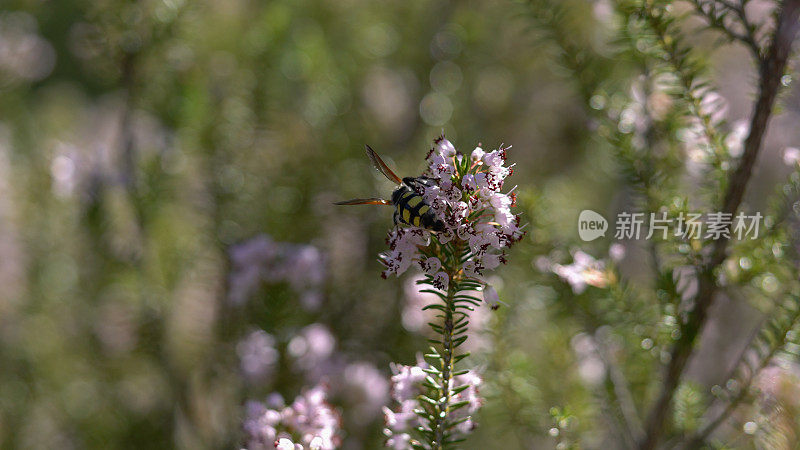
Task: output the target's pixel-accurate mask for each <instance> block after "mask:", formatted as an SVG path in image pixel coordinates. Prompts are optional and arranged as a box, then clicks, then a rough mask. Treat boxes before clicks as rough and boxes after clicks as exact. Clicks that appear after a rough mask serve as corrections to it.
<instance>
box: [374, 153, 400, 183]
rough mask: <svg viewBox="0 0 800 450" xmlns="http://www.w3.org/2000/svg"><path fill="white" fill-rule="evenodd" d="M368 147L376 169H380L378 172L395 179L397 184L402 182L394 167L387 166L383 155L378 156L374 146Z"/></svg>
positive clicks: (392, 179)
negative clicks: (382, 157) (393, 169)
mask: <svg viewBox="0 0 800 450" xmlns="http://www.w3.org/2000/svg"><path fill="white" fill-rule="evenodd" d="M366 148H367V156H369V159H370V161H372V165H373V166H375V168H376V169H378V172H380V173H382V174H383V176H385V177H386V178H388V179H389V181H394V182H395V183H397V184H401V183H402V182H403V180H401V179H400V177H398V176H397V175H395V173H394V172H392V169H390V168H389V166H387V165H386V163H385V162H383V160H382V159H381V157H380V156H378V154H377V153H375V150H373V149H372V147H370V146H369V145H367V146H366Z"/></svg>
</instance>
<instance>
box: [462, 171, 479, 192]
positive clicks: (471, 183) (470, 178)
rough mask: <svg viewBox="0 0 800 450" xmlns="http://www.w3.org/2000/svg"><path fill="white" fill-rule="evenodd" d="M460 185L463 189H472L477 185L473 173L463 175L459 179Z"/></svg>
mask: <svg viewBox="0 0 800 450" xmlns="http://www.w3.org/2000/svg"><path fill="white" fill-rule="evenodd" d="M461 187H462V188H464V190H465V191H474V190H475V188H477V187H478V184H477V183H476V182H475V175H473V174H471V173H468V174H466V175H464V178H462V179H461Z"/></svg>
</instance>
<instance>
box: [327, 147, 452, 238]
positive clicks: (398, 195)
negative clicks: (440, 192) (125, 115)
mask: <svg viewBox="0 0 800 450" xmlns="http://www.w3.org/2000/svg"><path fill="white" fill-rule="evenodd" d="M366 150H367V156H368V157H369V159H370V160H371V161H372V164H373V165H374V166H375V168H376V169H378V172H380V173H382V174H383V175H384V176H385V177H386V178H388V179H389V181H393V182H395V183H397V184H398V186H397V188H395V190H394V192H392V199H391V200H385V199H382V198H378V197H372V198H354V199H352V200H346V201H343V202H336V203H335V204H337V205H386V206H394V208H395V210H394V224H395V225H397V224H398V223H404V224H406V225H413V226H415V227H421V228H425V229H427V230H429V231H434V232H440V231H444V229H445V224H444V221H442V220H441V219H440V218H439V217H437V216H436V212H435V211H434V210H433V208H431V206H430V205H429V204H428V203H427V202H426V201H425V200H424V199H423V198H422V194H423V193H424V192H425V188H426V187H428V186H433V185H434V183H433V180H432V179H431V178H428V177H424V176H420V177H405V178H402V179H401V178H400V177H398V176H397V175H395V173H394V172H392V170H391V169H389V166H387V165H386V163H385V162H383V160H382V159H381V157H380V156H378V154H377V153H375V150H373V149H372V148H371V147H370V146H369V145H367V146H366Z"/></svg>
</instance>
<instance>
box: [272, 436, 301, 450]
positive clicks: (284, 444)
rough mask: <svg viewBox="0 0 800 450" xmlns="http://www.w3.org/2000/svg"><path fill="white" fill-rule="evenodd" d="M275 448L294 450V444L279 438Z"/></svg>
mask: <svg viewBox="0 0 800 450" xmlns="http://www.w3.org/2000/svg"><path fill="white" fill-rule="evenodd" d="M275 448H276V449H278V450H295V447H294V442H292V441H290V440H289V439H286V438H281V439H280V440H279V441H278V442H276V443H275ZM301 448H302V447H301Z"/></svg>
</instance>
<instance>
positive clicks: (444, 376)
mask: <svg viewBox="0 0 800 450" xmlns="http://www.w3.org/2000/svg"><path fill="white" fill-rule="evenodd" d="M462 247H463V242H461V241H460V240H459V239H456V240H455V242H453V252H452V254H453V258H452V260H451V261H449V262H448V264H447V266H448V267H447V275H448V278H449V283H448V287H447V298H446V299H445V312H444V323H443V325H442V358H441V364H442V366H441V379H440V380H439V381H440V382H439V385H440V386H441V389H440V391H439V399H438V403H437V405H436V419H435V421H434V424H433V425H434V429H433V436H434V441H433V442H432V444H433V449H434V450H442V449H444V448H445V441H446V439H447V418H448V414H449V408H450V391H451V389H450V384H451V383H452V381H453V356H454V354H455V347H454V345H453V334H454V328H455V326H454V323H453V315H454V313H455V309H456V304H455V296H456V294H457V293H458V289H457V283H456V277H457V276H458V273H459V272H460V271H461V258H460V255H461V250H462Z"/></svg>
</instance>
